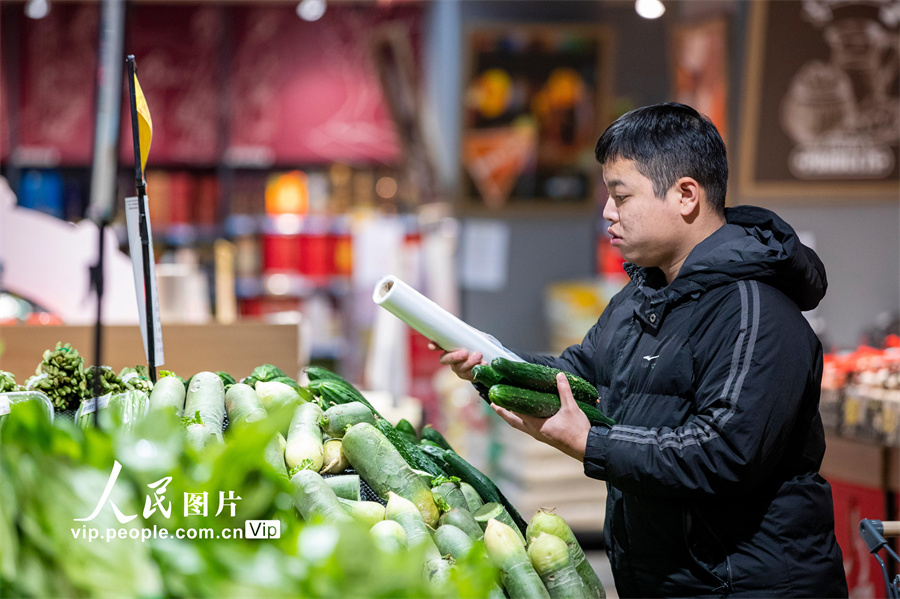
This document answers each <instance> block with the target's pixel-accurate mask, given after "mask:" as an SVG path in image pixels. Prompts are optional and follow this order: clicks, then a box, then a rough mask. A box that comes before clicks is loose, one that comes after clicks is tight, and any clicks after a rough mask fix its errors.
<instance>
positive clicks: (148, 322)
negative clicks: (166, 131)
mask: <svg viewBox="0 0 900 599" xmlns="http://www.w3.org/2000/svg"><path fill="white" fill-rule="evenodd" d="M136 73H137V67H136V66H135V64H134V55H133V54H129V55H128V91H129V97H130V104H131V132H132V135H133V136H134V177H135V187H136V188H137V200H138V215H139V221H138V229H139V231H140V235H141V262H142V263H143V265H144V321H145V326H146V327H147V369H148V370H149V373H150V380H151V381H152V382H153V383H156V329H155V328H154V326H153V305H154V304H153V285H152V284H151V279H150V227H149V226H148V223H147V208H146V206H145V201H144V198H145V196H146V193H147V190H146V186H147V184H146V182H145V181H144V173H143V169H142V168H141V136H140V128H139V125H138V114H137V96H136V92H135V86H134V78H135V74H136Z"/></svg>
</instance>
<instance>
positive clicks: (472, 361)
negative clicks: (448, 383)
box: [428, 341, 484, 381]
mask: <svg viewBox="0 0 900 599" xmlns="http://www.w3.org/2000/svg"><path fill="white" fill-rule="evenodd" d="M428 349H430V350H432V351H439V352H441V357H440V362H441V364H444V365H446V366H449V367H450V369H451V370H452V371H453V372H455V373H456V376H458V377H459V378H461V379H463V380H464V381H472V380H473V378H472V369H473V368H475V366H477V365H478V364H481V363H482V359H483V358H484V356H482V355H481V352H475V353H473V354H470V353H469V350H466V349H455V350H453V351H444V350H443V349H442V348H441V347H440V346H439V345H438V344H437V343H435V342H434V341H430V342H429V343H428Z"/></svg>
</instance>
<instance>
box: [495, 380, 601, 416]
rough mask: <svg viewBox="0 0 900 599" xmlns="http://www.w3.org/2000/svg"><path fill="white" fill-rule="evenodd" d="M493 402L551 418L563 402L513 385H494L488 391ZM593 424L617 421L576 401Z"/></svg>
mask: <svg viewBox="0 0 900 599" xmlns="http://www.w3.org/2000/svg"><path fill="white" fill-rule="evenodd" d="M488 397H490V399H491V402H493V403H495V404H497V405H498V406H500V407H501V408H506V409H507V410H510V411H512V412H516V413H518V414H527V415H528V416H535V417H537V418H549V417H550V416H553V415H554V414H556V413H557V412H559V407H560V405H562V404H561V402H560V399H559V396H558V395H553V394H552V393H543V392H541V391H533V390H531V389H522V388H521V387H513V386H511V385H494V386H493V387H491V390H490V391H489V392H488ZM575 403H576V404H577V405H578V407H579V408H580V409H581V411H582V412H584V415H585V416H587V418H588V420H589V421H590V423H591V424H606V425H609V426H612V425H614V424H615V423H616V422H615V420H613V419H612V418H610V417H608V416H607V415H606V414H604V413H603V412H601V411H600V410H598V409H597V408H595V407H594V406H589V405H587V404H586V403H582V402H580V401H578V402H575Z"/></svg>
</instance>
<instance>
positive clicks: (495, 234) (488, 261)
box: [460, 219, 509, 291]
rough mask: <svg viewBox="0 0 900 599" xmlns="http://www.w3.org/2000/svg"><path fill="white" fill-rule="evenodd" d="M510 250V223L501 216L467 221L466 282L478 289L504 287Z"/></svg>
mask: <svg viewBox="0 0 900 599" xmlns="http://www.w3.org/2000/svg"><path fill="white" fill-rule="evenodd" d="M508 254H509V225H507V224H506V223H504V222H503V221H499V220H482V219H473V220H469V221H466V223H465V224H464V226H463V235H462V269H461V276H460V279H461V283H462V286H463V287H465V288H466V289H471V290H476V291H500V290H501V289H503V288H504V287H506V272H507V270H508V268H509V266H508V264H507V256H508Z"/></svg>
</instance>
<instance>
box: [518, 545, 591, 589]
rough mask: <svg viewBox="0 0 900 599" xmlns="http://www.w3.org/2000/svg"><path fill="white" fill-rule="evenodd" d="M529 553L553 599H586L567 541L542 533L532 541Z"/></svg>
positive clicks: (532, 563)
mask: <svg viewBox="0 0 900 599" xmlns="http://www.w3.org/2000/svg"><path fill="white" fill-rule="evenodd" d="M527 553H528V558H529V559H530V560H531V565H532V566H534V569H535V571H536V572H537V573H538V576H540V577H541V580H543V581H544V586H545V587H547V592H548V593H550V597H551V598H552V599H584V596H585V595H584V583H583V582H581V577H580V576H579V575H578V572H576V571H575V566H574V565H572V558H571V557H570V556H569V550H568V548H567V547H566V542H565V541H563V540H562V539H560V538H559V537H557V536H554V535H551V534H547V533H545V532H542V533H541V534H540V535H538V537H537V538H536V539H533V540H532V541H531V544H530V545H529V546H528V552H527Z"/></svg>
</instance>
